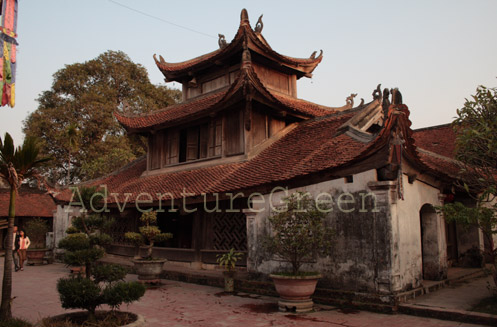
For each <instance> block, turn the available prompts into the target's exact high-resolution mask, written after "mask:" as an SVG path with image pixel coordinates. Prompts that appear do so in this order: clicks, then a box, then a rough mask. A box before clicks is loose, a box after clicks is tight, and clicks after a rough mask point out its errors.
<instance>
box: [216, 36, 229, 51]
mask: <svg viewBox="0 0 497 327" xmlns="http://www.w3.org/2000/svg"><path fill="white" fill-rule="evenodd" d="M218 36H219V39H218V40H217V44H219V48H221V49H223V48H225V47H226V46H227V45H228V43H227V42H226V38H225V37H224V35H223V34H218Z"/></svg>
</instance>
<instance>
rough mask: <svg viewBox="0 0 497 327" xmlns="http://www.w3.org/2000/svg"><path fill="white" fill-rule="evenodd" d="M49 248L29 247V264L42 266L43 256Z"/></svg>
mask: <svg viewBox="0 0 497 327" xmlns="http://www.w3.org/2000/svg"><path fill="white" fill-rule="evenodd" d="M47 250H48V249H28V250H27V251H26V256H27V257H28V264H29V265H35V266H40V265H42V264H43V257H44V256H45V252H46V251H47Z"/></svg>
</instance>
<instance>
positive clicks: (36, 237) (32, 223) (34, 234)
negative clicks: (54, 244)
mask: <svg viewBox="0 0 497 327" xmlns="http://www.w3.org/2000/svg"><path fill="white" fill-rule="evenodd" d="M24 229H25V230H26V235H27V236H28V237H29V239H30V240H31V243H32V246H31V247H32V248H33V249H44V248H45V247H46V235H47V233H48V231H49V228H48V225H47V222H46V221H45V220H43V219H41V218H34V219H31V220H29V221H28V222H27V223H26V226H24Z"/></svg>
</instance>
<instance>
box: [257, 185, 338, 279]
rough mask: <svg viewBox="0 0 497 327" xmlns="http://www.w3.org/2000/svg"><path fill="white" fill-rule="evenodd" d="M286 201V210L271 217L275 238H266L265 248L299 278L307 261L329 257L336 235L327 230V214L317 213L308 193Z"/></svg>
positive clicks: (295, 194)
mask: <svg viewBox="0 0 497 327" xmlns="http://www.w3.org/2000/svg"><path fill="white" fill-rule="evenodd" d="M285 201H286V203H287V208H286V210H280V211H281V212H276V213H274V214H273V215H272V216H271V217H269V223H270V225H271V229H272V234H271V235H268V236H267V237H266V238H265V240H264V246H265V248H266V249H267V250H268V252H269V253H272V254H273V253H274V254H277V255H278V256H280V257H281V258H282V259H283V260H285V261H288V262H289V263H290V264H291V265H292V270H293V271H292V273H293V274H294V275H297V274H298V273H299V269H300V267H301V266H302V263H303V261H304V260H311V259H312V258H313V257H314V256H316V255H319V254H321V255H328V254H329V253H330V251H331V248H332V239H333V236H334V233H333V230H332V229H331V228H330V227H328V226H326V223H325V218H326V212H325V211H326V210H323V208H322V206H321V207H320V209H321V210H320V209H318V208H317V206H316V203H315V201H314V199H312V197H311V196H310V195H309V194H308V193H303V192H297V193H294V194H292V195H291V196H289V197H287V198H285ZM324 209H325V208H324Z"/></svg>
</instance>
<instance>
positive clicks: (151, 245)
mask: <svg viewBox="0 0 497 327" xmlns="http://www.w3.org/2000/svg"><path fill="white" fill-rule="evenodd" d="M153 247H154V241H150V244H149V246H148V249H147V258H149V259H151V258H152V248H153Z"/></svg>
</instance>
